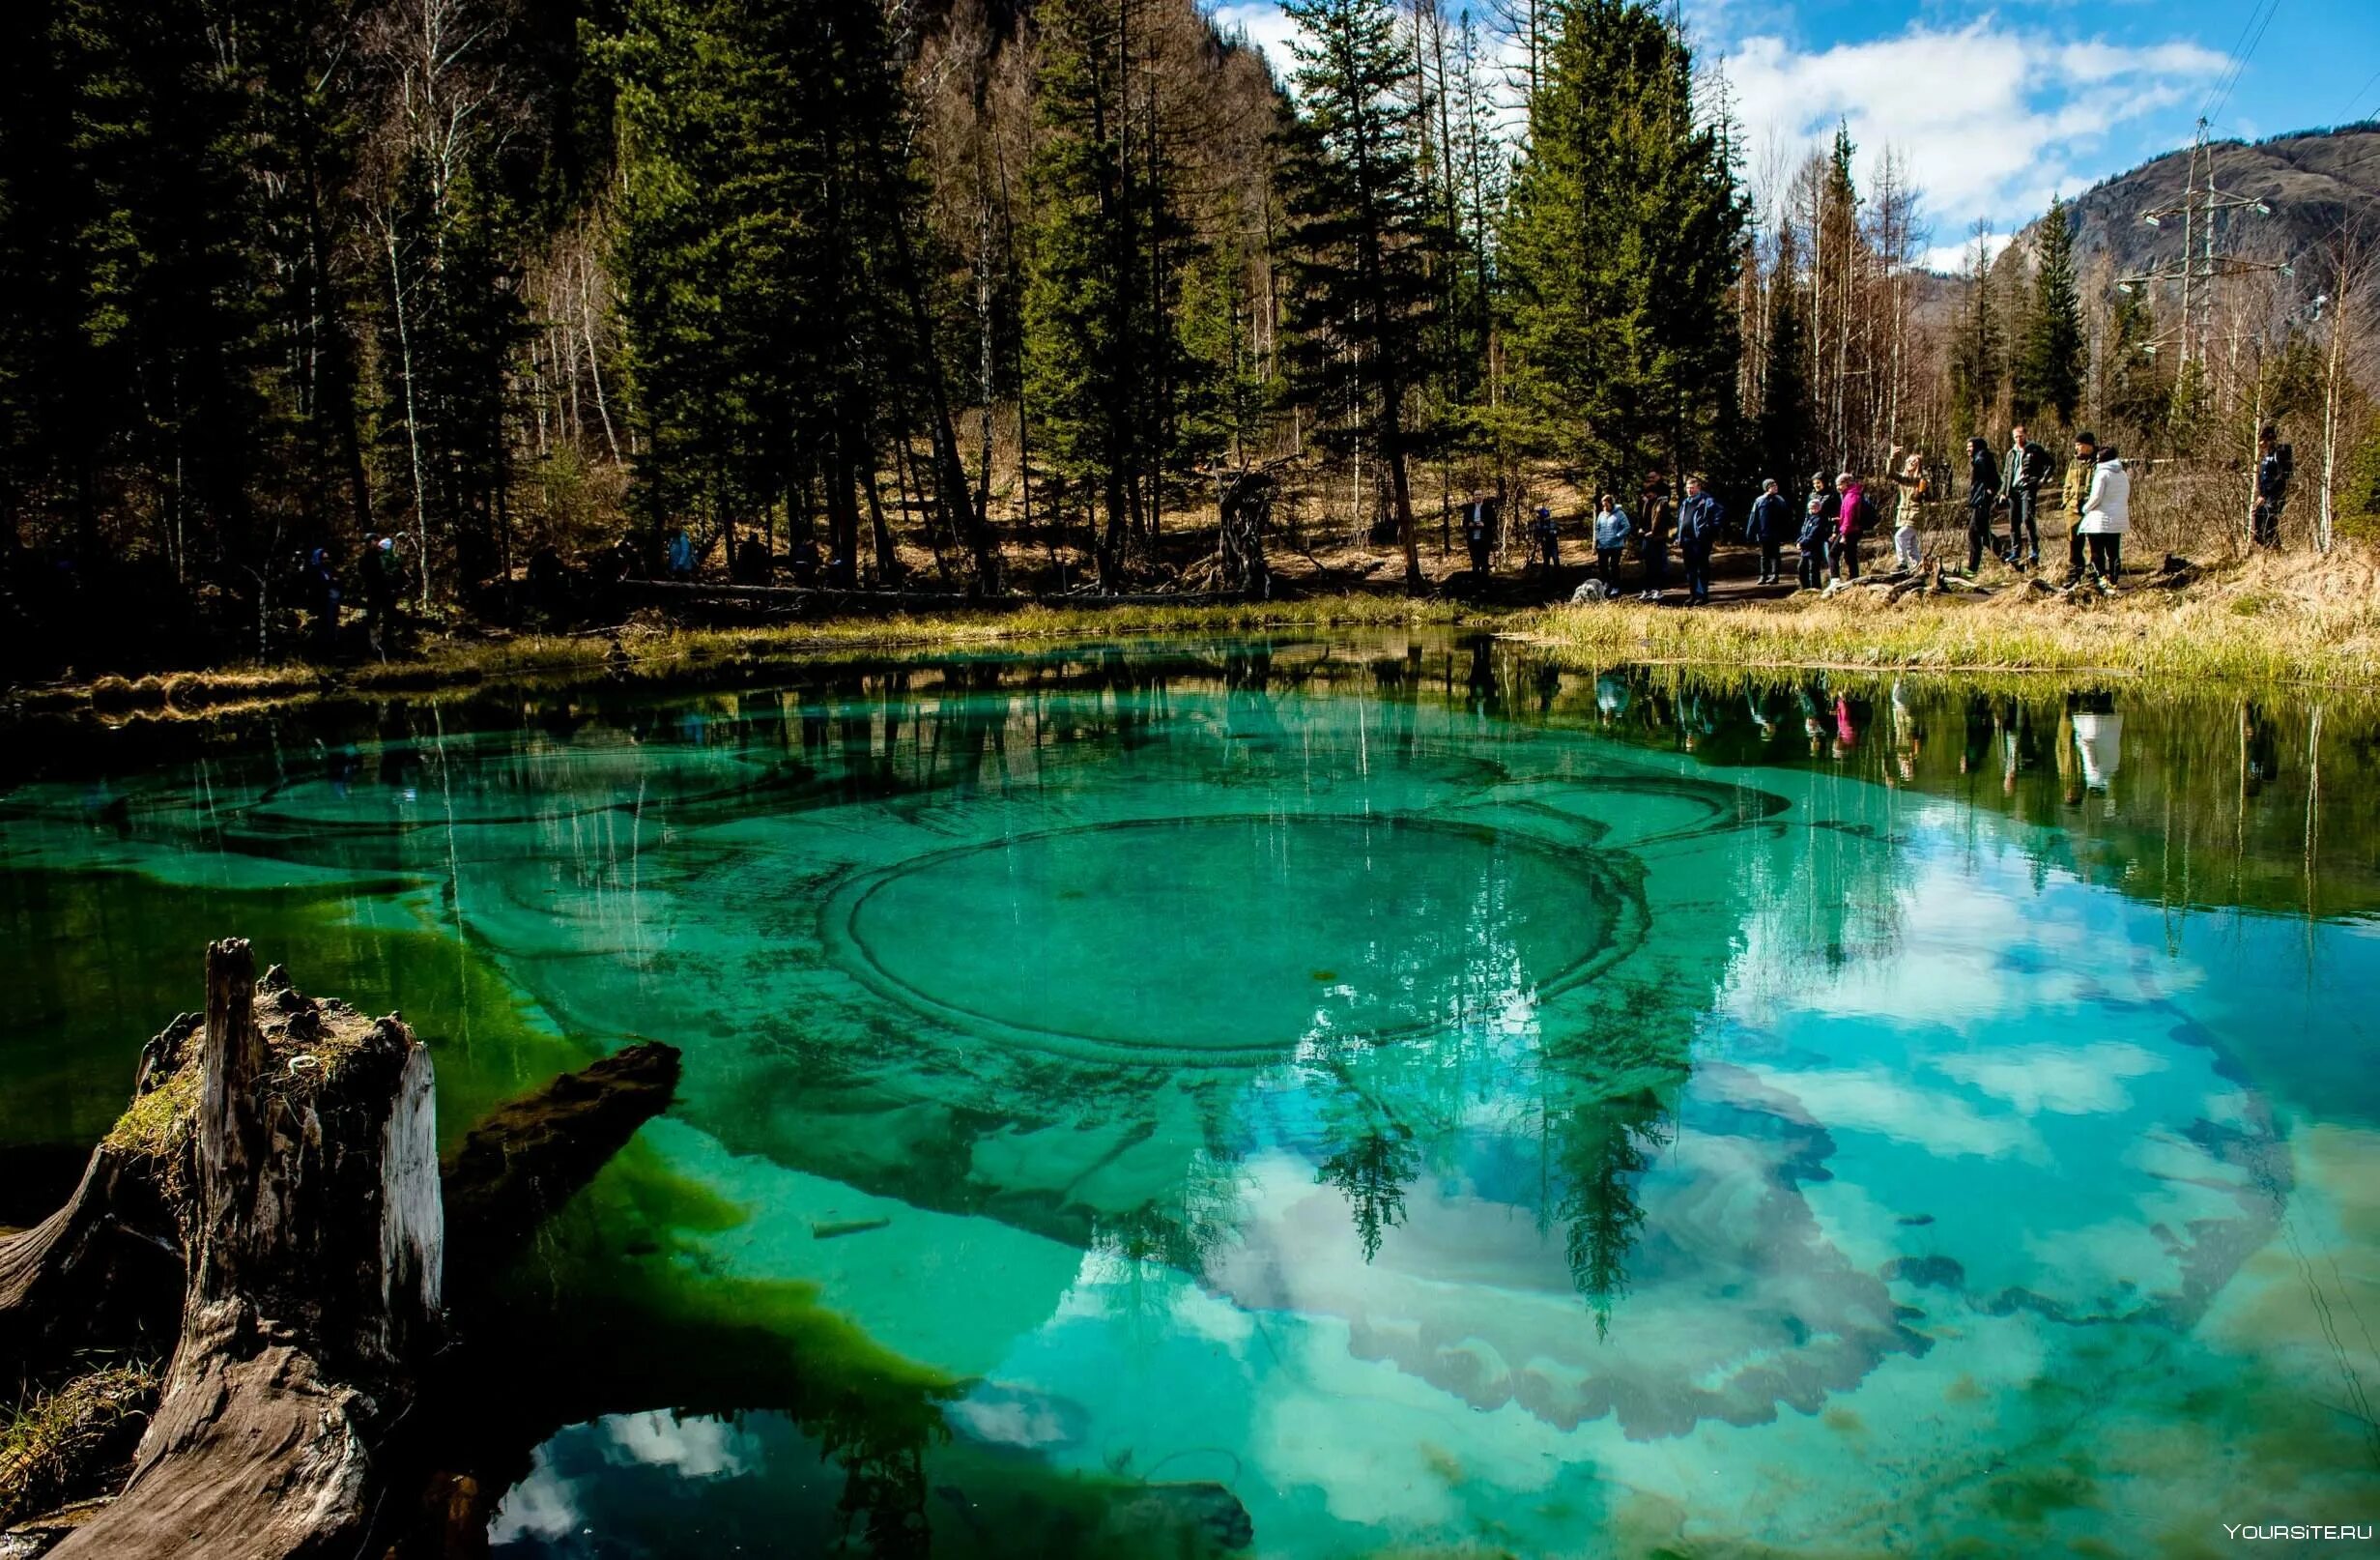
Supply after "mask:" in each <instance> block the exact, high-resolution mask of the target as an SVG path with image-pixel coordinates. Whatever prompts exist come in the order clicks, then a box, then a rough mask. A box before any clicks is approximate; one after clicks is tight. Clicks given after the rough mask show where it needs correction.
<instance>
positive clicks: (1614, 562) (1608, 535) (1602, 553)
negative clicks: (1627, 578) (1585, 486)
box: [1595, 493, 1636, 592]
mask: <svg viewBox="0 0 2380 1560" xmlns="http://www.w3.org/2000/svg"><path fill="white" fill-rule="evenodd" d="M1635 530H1636V523H1635V522H1634V521H1632V520H1630V519H1629V518H1628V511H1627V510H1625V509H1623V508H1621V507H1620V501H1619V500H1617V499H1615V498H1613V497H1612V496H1611V495H1610V494H1609V493H1606V494H1604V495H1603V506H1602V507H1601V508H1599V509H1597V510H1595V572H1596V573H1598V574H1600V575H1602V576H1603V583H1604V584H1605V585H1607V586H1609V587H1610V588H1611V589H1612V590H1613V591H1614V592H1618V591H1619V589H1620V554H1621V553H1622V552H1624V551H1626V550H1627V546H1628V537H1629V536H1630V535H1631V534H1634V532H1635Z"/></svg>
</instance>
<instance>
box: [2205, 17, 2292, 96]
mask: <svg viewBox="0 0 2380 1560" xmlns="http://www.w3.org/2000/svg"><path fill="white" fill-rule="evenodd" d="M2259 12H2260V13H2261V14H2262V16H2263V19H2262V20H2261V21H2259V20H2257V15H2258V14H2259ZM2279 12H2280V0H2260V3H2259V4H2256V5H2254V6H2251V9H2250V10H2249V13H2248V20H2247V22H2246V23H2245V24H2244V25H2243V26H2242V27H2241V28H2240V40H2239V42H2238V43H2233V44H2232V45H2231V69H2230V70H2228V71H2226V72H2223V74H2222V78H2221V79H2220V80H2219V81H2218V82H2217V83H2216V85H2215V86H2214V87H2212V88H2209V89H2208V96H2207V101H2206V102H2205V104H2204V105H2203V106H2201V107H2200V108H2199V110H2198V118H2199V119H2200V121H2202V122H2203V121H2206V120H2210V119H2213V118H2215V117H2216V115H2218V114H2220V113H2221V112H2222V107H2223V104H2224V103H2226V102H2229V101H2231V89H2232V88H2234V87H2236V86H2238V85H2239V84H2240V77H2241V75H2243V74H2244V73H2245V72H2247V70H2248V62H2249V60H2250V59H2251V58H2252V57H2253V56H2254V54H2255V52H2256V45H2257V44H2259V43H2263V42H2264V34H2265V30H2266V29H2267V28H2269V27H2271V26H2272V25H2273V17H2274V15H2275V14H2278V13H2279ZM2251 31H2252V32H2253V34H2254V36H2253V37H2251V36H2250V34H2251Z"/></svg>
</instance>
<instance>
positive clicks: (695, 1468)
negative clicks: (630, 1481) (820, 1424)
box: [488, 1410, 760, 1546]
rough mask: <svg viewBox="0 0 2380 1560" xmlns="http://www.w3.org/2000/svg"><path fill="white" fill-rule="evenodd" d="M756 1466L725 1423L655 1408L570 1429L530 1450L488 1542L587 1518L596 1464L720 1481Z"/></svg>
mask: <svg viewBox="0 0 2380 1560" xmlns="http://www.w3.org/2000/svg"><path fill="white" fill-rule="evenodd" d="M558 1448H559V1449H561V1451H562V1456H560V1457H559V1458H558V1456H557V1449H558ZM589 1454H592V1459H600V1461H599V1463H598V1462H596V1461H594V1460H592V1459H590V1457H589ZM565 1464H566V1465H567V1466H565ZM600 1466H610V1467H643V1468H655V1469H660V1470H663V1471H665V1472H668V1473H670V1474H673V1475H674V1476H675V1477H677V1478H679V1479H727V1478H734V1477H737V1476H739V1475H742V1474H746V1473H754V1472H758V1471H759V1470H760V1444H759V1442H758V1441H757V1440H756V1439H755V1438H753V1437H752V1436H750V1435H748V1434H747V1433H746V1432H745V1431H744V1430H742V1429H741V1428H740V1427H738V1426H735V1425H732V1424H730V1423H728V1422H726V1421H724V1420H718V1419H709V1418H692V1419H680V1418H679V1417H677V1416H676V1415H674V1414H672V1413H669V1412H666V1411H658V1410H657V1411H654V1412H651V1413H643V1414H617V1415H614V1416H612V1417H611V1418H608V1419H600V1420H597V1421H595V1422H594V1423H593V1424H590V1425H579V1426H574V1427H572V1428H570V1429H568V1430H563V1431H562V1432H561V1433H560V1434H559V1435H558V1436H556V1437H555V1438H554V1439H552V1440H550V1441H547V1442H546V1443H545V1444H544V1445H542V1446H540V1447H538V1448H537V1453H536V1457H535V1459H534V1460H533V1461H532V1462H531V1463H530V1471H529V1477H528V1478H526V1479H524V1480H522V1481H521V1482H520V1483H519V1484H517V1485H515V1486H513V1487H512V1489H511V1490H510V1491H509V1492H508V1493H506V1495H505V1496H504V1499H503V1504H502V1505H501V1506H499V1507H498V1508H497V1512H496V1520H495V1522H494V1524H493V1525H492V1526H491V1527H490V1528H489V1530H488V1542H489V1543H490V1544H491V1545H496V1546H502V1545H505V1544H509V1543H513V1542H515V1541H518V1540H525V1539H528V1540H545V1541H551V1540H554V1539H559V1538H562V1537H564V1536H566V1535H568V1534H571V1533H574V1532H577V1531H578V1530H579V1529H581V1528H582V1527H584V1526H585V1525H586V1522H587V1517H586V1516H585V1512H584V1506H585V1502H584V1501H583V1500H582V1499H581V1494H582V1488H583V1487H586V1486H588V1485H589V1484H590V1483H591V1482H593V1481H599V1480H601V1479H602V1478H603V1477H604V1475H603V1474H602V1473H601V1472H600V1471H599V1468H600ZM572 1470H575V1471H572Z"/></svg>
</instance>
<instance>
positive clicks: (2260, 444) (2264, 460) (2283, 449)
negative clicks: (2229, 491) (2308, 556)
mask: <svg viewBox="0 0 2380 1560" xmlns="http://www.w3.org/2000/svg"><path fill="white" fill-rule="evenodd" d="M2293 464H2295V463H2294V462H2293V461H2292V460H2291V459H2290V458H2289V447H2288V446H2287V445H2285V444H2282V443H2281V442H2280V429H2278V428H2276V427H2274V426H2273V425H2272V424H2271V423H2270V422H2268V423H2266V424H2265V425H2264V427H2263V429H2262V430H2261V431H2260V432H2258V433H2257V435H2256V507H2255V512H2254V514H2253V516H2252V517H2251V525H2250V527H2249V534H2250V535H2251V538H2252V539H2253V540H2254V541H2255V544H2256V545H2257V546H2259V547H2279V546H2280V511H2281V508H2282V506H2284V505H2286V504H2287V503H2288V502H2289V477H2290V476H2291V475H2292V474H2291V471H2290V467H2291V466H2292V465H2293Z"/></svg>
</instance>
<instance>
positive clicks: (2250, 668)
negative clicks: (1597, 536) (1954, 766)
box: [1509, 548, 2380, 687]
mask: <svg viewBox="0 0 2380 1560" xmlns="http://www.w3.org/2000/svg"><path fill="white" fill-rule="evenodd" d="M2003 583H2004V581H2003ZM1509 626H1510V631H1511V632H1514V633H1516V634H1520V635H1522V636H1525V637H1527V638H1529V639H1531V640H1533V641H1534V642H1536V643H1539V644H1542V645H1545V646H1547V647H1548V648H1550V649H1552V650H1556V651H1558V652H1563V653H1565V654H1567V655H1570V656H1573V657H1575V658H1577V659H1580V660H1582V661H1594V662H1598V663H1608V662H1612V661H1637V662H1646V661H1652V662H1672V663H1679V664H1691V665H1715V666H1730V667H1785V666H1823V667H1854V668H1902V667H1913V668H1918V669H1922V670H1927V671H1938V672H1968V671H1979V672H2020V671H2022V672H2036V671H2045V672H2087V673H2092V674H2097V675H2112V676H2123V677H2140V678H2146V679H2154V680H2160V681H2164V682H2166V683H2169V684H2172V685H2175V686H2185V685H2188V684H2191V683H2194V682H2196V681H2199V680H2202V679H2223V680H2226V681H2251V682H2286V683H2306V684H2327V685H2334V686H2342V687H2343V686H2359V687H2363V686H2370V685H2372V684H2373V683H2374V682H2375V681H2376V680H2380V558H2375V556H2374V555H2373V553H2372V552H2371V551H2369V550H2368V549H2364V548H2354V549H2341V550H2340V551H2339V552H2337V553H2334V554H2332V555H2331V556H2330V557H2328V558H2323V559H2314V558H2309V557H2308V556H2306V555H2304V554H2298V555H2288V556H2281V557H2274V556H2271V555H2257V556H2254V557H2251V558H2248V559H2246V560H2244V561H2242V562H2239V563H2231V564H2226V565H2222V566H2221V567H2219V568H2216V569H2214V570H2212V571H2210V573H2209V575H2208V577H2206V578H2204V579H2202V580H2200V581H2199V582H2198V583H2196V584H2195V585H2193V586H2192V587H2190V588H2189V589H2187V590H2184V591H2179V592H2165V591H2158V590H2150V589H2145V588H2140V587H2138V586H2134V587H2131V588H2128V589H2127V590H2126V591H2124V592H2122V593H2120V594H2119V595H2117V596H2116V597H2115V598H2114V599H2112V600H2106V601H2090V602H2074V603H2069V602H2065V601H2058V600H2050V599H2043V598H2040V597H2027V596H2025V595H2023V594H2022V593H2021V592H2017V591H2014V590H2003V591H2001V592H1998V593H1997V594H1995V595H1993V596H1990V597H1986V598H1981V599H1968V598H1963V597H1958V596H1933V595H1916V596H1910V597H1907V598H1905V599H1903V600H1902V601H1900V602H1897V603H1894V604H1891V605H1887V604H1885V602H1884V601H1883V600H1882V598H1881V596H1880V594H1879V593H1877V592H1867V591H1856V592H1844V593H1841V594H1838V595H1835V596H1832V597H1827V598H1823V599H1821V598H1819V597H1817V596H1808V595H1805V596H1796V597H1792V598H1789V599H1787V600H1784V601H1775V602H1757V603H1747V604H1744V605H1741V606H1736V607H1731V608H1724V609H1714V610H1709V611H1700V612H1682V611H1678V610H1676V609H1670V608H1654V607H1644V606H1638V605H1635V604H1633V603H1619V602H1614V603H1607V604H1604V605H1601V606H1588V607H1559V608H1549V609H1547V610H1545V611H1541V612H1534V613H1529V614H1525V615H1523V616H1521V617H1520V618H1518V619H1516V620H1514V621H1513V622H1512V623H1511V624H1510V625H1509Z"/></svg>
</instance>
